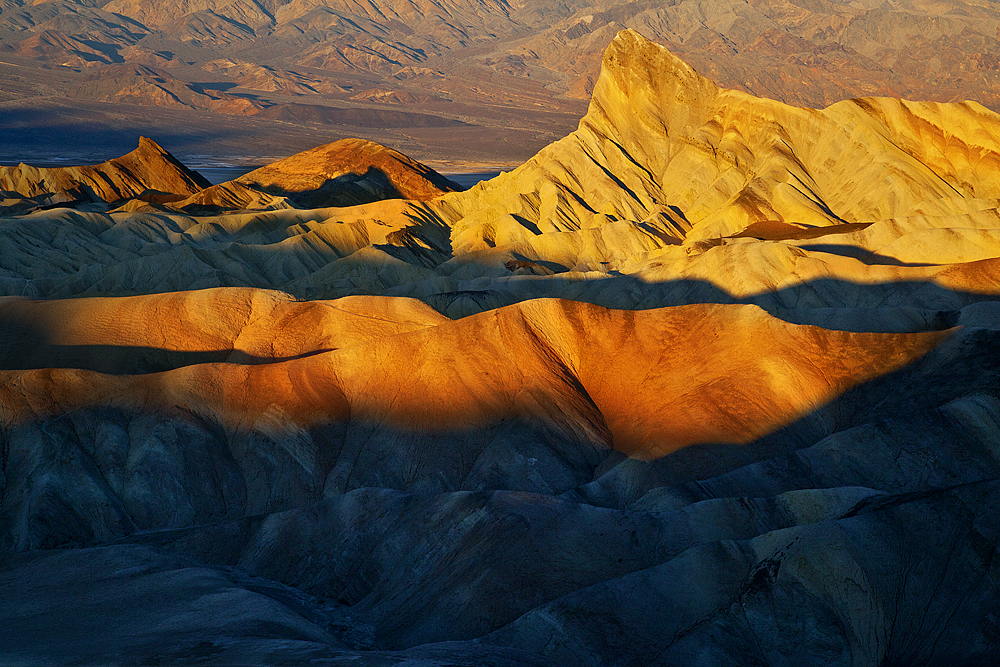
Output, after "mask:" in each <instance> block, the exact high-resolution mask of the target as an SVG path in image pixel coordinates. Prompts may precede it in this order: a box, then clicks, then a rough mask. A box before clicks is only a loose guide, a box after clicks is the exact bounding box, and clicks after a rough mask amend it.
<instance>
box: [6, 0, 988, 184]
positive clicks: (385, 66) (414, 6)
mask: <svg viewBox="0 0 1000 667" xmlns="http://www.w3.org/2000/svg"><path fill="white" fill-rule="evenodd" d="M998 27H1000V13H998V12H997V10H996V9H995V8H993V7H992V6H991V5H990V4H989V3H982V2H967V1H965V0H948V1H947V2H936V3H926V2H918V1H914V0H900V1H898V2H893V3H889V4H885V3H883V4H878V3H875V4H873V3H866V2H856V3H842V2H829V1H826V0H824V1H820V2H809V3H803V2H798V3H796V2H774V1H772V0H768V1H767V2H757V1H753V2H743V1H740V2H736V1H734V0H711V1H702V0H671V1H670V2H647V1H630V0H601V1H600V2H595V1H594V0H573V1H572V2H551V1H549V0H545V1H544V2H532V3H520V2H506V1H500V0H497V1H493V0H490V1H479V0H476V1H474V2H473V1H470V0H459V1H449V2H440V1H430V0H420V1H419V2H401V1H397V0H377V1H374V2H367V3H356V2H344V1H341V0H292V1H288V2H286V1H284V0H267V1H264V0H204V1H198V2H193V1H191V2H189V1H187V0H184V1H177V2H174V1H169V2H156V3H148V2H138V1H134V0H114V1H112V2H104V1H103V0H100V1H96V2H78V1H76V0H52V1H48V2H40V3H10V4H8V5H6V6H5V9H4V10H3V13H2V14H0V54H5V55H4V56H3V59H0V81H3V86H0V108H2V109H5V110H8V111H15V112H16V111H20V110H22V109H25V108H30V109H32V110H34V112H35V115H34V117H33V118H32V119H28V120H26V125H27V126H28V127H30V128H31V129H32V130H34V132H33V133H32V136H33V137H34V139H33V141H28V138H27V137H26V136H25V137H24V139H21V136H22V135H20V134H12V135H9V136H7V137H6V138H5V141H4V143H3V145H4V146H7V147H9V148H5V149H4V150H7V151H9V152H13V153H18V154H21V153H28V152H30V151H31V150H37V149H38V146H39V144H40V141H41V137H43V136H44V133H43V132H42V131H41V128H44V127H48V126H49V125H51V124H54V123H56V121H57V119H58V118H60V117H65V116H66V115H67V111H72V113H73V115H80V116H82V117H83V120H84V121H85V122H81V123H80V124H81V125H94V124H96V125H102V124H105V125H106V124H108V123H116V124H120V121H121V111H120V110H119V109H117V108H116V106H115V103H117V104H125V105H127V106H129V107H130V108H131V107H135V108H136V111H135V113H137V114H140V117H141V112H139V111H138V109H141V108H142V106H143V105H145V106H146V107H147V108H150V107H152V106H153V105H160V104H164V103H168V102H169V100H170V96H169V95H164V94H163V93H161V92H157V89H159V88H164V86H162V85H153V84H155V82H151V81H150V79H149V77H148V76H145V75H143V74H142V73H141V72H139V71H138V70H135V69H133V70H132V74H131V75H130V76H131V77H132V79H134V80H133V81H120V79H121V78H122V68H121V67H116V66H120V65H122V64H128V65H130V66H132V67H133V68H134V67H135V66H137V65H141V66H146V67H152V68H156V69H163V68H169V69H170V74H171V76H172V77H174V78H176V80H177V82H176V84H172V85H171V86H168V87H167V88H169V90H171V91H173V93H175V94H176V93H181V95H178V97H182V96H188V94H187V93H185V92H184V91H185V90H188V89H190V90H194V91H196V92H198V93H199V94H201V95H203V96H204V97H206V98H208V99H203V98H202V97H196V98H194V99H193V100H188V101H184V102H183V104H182V105H177V107H176V108H177V109H178V110H179V114H180V115H172V114H163V113H162V112H159V111H157V112H147V113H155V115H156V120H157V122H158V123H159V124H160V126H161V127H164V128H165V129H166V128H167V126H169V129H170V131H174V130H178V131H180V130H183V129H184V128H186V127H190V126H191V124H196V125H199V126H204V125H205V124H206V119H205V117H204V116H202V115H200V112H203V111H205V110H208V111H210V112H211V114H238V115H242V114H248V113H250V114H253V113H255V112H256V111H258V110H260V109H264V108H271V107H276V106H277V107H280V106H282V105H286V104H288V103H289V102H290V101H291V100H297V101H298V103H301V104H304V105H306V106H308V107H310V110H311V113H300V114H296V115H294V116H289V115H288V114H275V115H273V116H269V117H267V118H261V119H260V124H259V125H257V124H255V125H254V126H253V127H252V128H249V127H248V128H247V129H245V130H244V132H245V133H253V135H254V140H252V141H247V142H240V141H239V137H234V136H231V135H229V134H226V133H225V132H219V133H212V134H213V136H206V137H204V138H203V139H202V140H199V141H198V142H197V143H196V142H187V141H185V139H184V138H183V137H182V136H181V137H178V139H177V141H178V143H184V144H185V146H184V148H185V150H184V152H185V153H190V154H198V155H212V156H218V157H221V156H223V155H233V154H234V152H235V153H240V152H248V151H253V150H257V149H260V148H261V147H262V144H266V145H268V147H269V148H268V149H267V150H257V155H287V154H290V153H292V152H295V151H296V150H302V149H304V148H307V147H308V146H309V145H310V144H309V141H310V140H311V143H312V145H316V144H320V143H326V142H328V141H329V140H330V139H332V138H340V137H344V136H355V135H356V134H357V133H358V129H357V128H358V127H361V128H368V129H367V133H366V134H365V137H366V138H369V139H374V140H376V141H379V142H380V143H386V144H388V145H390V146H391V147H392V148H395V149H398V150H403V151H404V152H407V153H408V154H412V155H415V157H418V158H420V159H429V158H430V157H432V156H434V157H436V158H437V159H462V160H473V161H475V162H479V163H483V162H485V163H486V164H489V163H491V162H492V164H495V165H501V164H503V165H506V164H511V163H512V162H513V163H516V162H518V161H523V160H524V159H526V158H527V157H529V156H530V155H531V154H533V153H534V152H536V151H537V150H538V149H539V148H541V147H543V146H544V145H546V144H548V143H550V142H551V141H552V140H553V139H555V138H558V137H560V136H562V135H564V134H565V133H566V132H568V131H569V130H571V129H572V127H573V126H574V124H575V123H576V121H577V120H578V119H579V117H580V115H581V114H582V112H583V107H582V106H581V104H580V103H579V100H585V99H587V98H589V97H590V94H591V92H592V90H593V86H594V84H595V83H596V81H597V78H598V74H599V72H600V67H601V59H602V53H603V51H604V49H605V47H606V46H607V43H608V42H609V41H610V40H611V39H612V38H613V37H614V35H615V34H617V33H618V32H619V31H620V30H622V29H624V28H631V29H634V30H636V31H638V32H639V33H640V34H642V35H643V36H645V37H646V38H648V39H651V40H653V41H655V42H657V43H659V44H662V45H665V46H667V47H668V48H669V49H670V50H671V52H673V53H675V54H676V55H678V56H679V57H681V58H683V59H684V60H685V61H686V62H688V63H690V64H691V65H692V66H693V67H695V68H696V69H697V70H698V71H699V72H701V73H702V74H704V75H706V76H708V77H709V78H711V79H712V80H713V81H716V82H717V83H719V84H720V85H722V86H724V87H726V88H731V89H735V90H740V91H742V92H746V93H750V94H753V95H756V96H760V97H768V98H772V99H777V100H780V101H783V102H786V103H790V104H796V105H803V106H806V107H812V108H824V107H827V106H829V105H831V104H834V103H836V102H838V101H841V100H845V99H850V98H856V97H869V96H873V95H880V96H893V97H904V98H906V99H914V100H930V101H936V102H958V101H962V100H973V101H975V102H977V103H980V104H983V105H984V106H986V107H987V108H991V109H994V110H998V109H1000V106H998V105H1000V99H998V98H997V94H996V91H997V90H998V84H1000V80H998V76H1000V74H998V73H1000V41H998V39H997V29H998ZM220 60H230V61H233V62H241V63H243V65H241V66H240V67H235V68H223V69H219V68H218V67H215V66H213V65H212V63H216V62H218V61H220ZM26 74H27V75H28V76H26ZM161 78H162V77H161ZM85 79H90V81H84V80H85ZM112 86H114V87H115V90H108V88H110V87H112ZM140 88H141V89H143V90H145V91H146V92H147V93H150V94H134V92H135V90H136V89H140ZM70 92H73V95H72V96H71V97H72V98H73V99H71V100H70V99H66V98H67V97H68V96H69V95H68V93H70ZM54 95H55V96H59V97H56V98H53V96H54ZM229 96H232V98H230V97H229ZM192 101H194V102H196V103H194V104H192V103H190V102H192ZM400 104H405V105H406V106H407V107H408V109H407V111H408V112H411V113H414V116H415V117H420V116H433V117H435V118H437V122H439V123H440V122H448V121H450V122H455V121H461V122H463V123H465V124H466V125H475V126H478V127H480V128H484V129H483V130H481V131H479V132H478V133H473V132H468V133H466V134H464V135H463V139H464V140H463V141H461V142H454V141H451V140H450V139H451V135H449V134H446V133H440V132H433V131H426V130H421V131H417V132H393V131H392V129H394V128H396V127H397V126H381V127H380V126H379V125H378V124H375V125H371V124H366V123H359V122H356V121H357V119H353V118H351V115H350V114H347V115H344V114H342V113H326V112H325V111H324V110H330V109H333V110H339V111H351V110H374V111H378V110H386V109H392V108H394V107H396V108H398V106H399V105H400ZM188 107H190V108H188ZM12 118H16V116H12ZM278 121H284V122H285V123H292V124H293V125H294V127H289V126H288V125H286V124H284V123H282V122H278ZM11 126H12V127H15V126H16V125H15V124H14V122H13V121H12V122H11ZM129 126H130V131H136V132H137V133H145V134H149V130H148V129H147V127H146V126H145V125H143V124H141V123H139V122H138V121H137V120H135V119H134V118H133V119H132V120H131V122H130V124H129ZM403 127H411V128H416V127H430V126H428V125H426V124H421V122H417V121H412V122H407V123H406V124H405V125H404V126H403ZM133 128H134V129H133ZM64 131H66V128H64ZM71 132H72V136H73V137H74V141H75V142H77V143H79V144H81V145H83V146H87V147H88V150H89V151H96V152H97V153H98V154H100V155H102V158H103V156H104V155H108V154H113V153H109V152H108V151H110V150H114V149H109V148H108V147H107V146H103V147H102V145H101V143H100V142H98V141H97V138H96V136H95V133H93V132H87V130H86V128H85V127H76V128H72V130H71ZM331 133H332V136H331ZM180 134H183V132H180ZM303 134H305V135H306V137H308V138H310V139H306V138H303V137H302V136H301V135H303ZM304 142H305V143H304ZM105 143H106V142H105ZM199 144H200V145H199ZM272 146H273V147H276V148H277V150H278V152H275V148H271V147H272ZM46 148H47V151H48V149H49V146H47V147H46ZM171 149H172V150H173V149H174V146H171ZM234 149H236V150H235V151H234ZM175 152H176V151H175ZM28 161H30V160H28ZM95 161H96V158H95Z"/></svg>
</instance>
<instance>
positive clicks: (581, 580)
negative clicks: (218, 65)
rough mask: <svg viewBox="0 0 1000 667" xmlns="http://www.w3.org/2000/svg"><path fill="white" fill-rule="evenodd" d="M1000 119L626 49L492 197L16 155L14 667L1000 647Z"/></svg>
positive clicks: (319, 170)
mask: <svg viewBox="0 0 1000 667" xmlns="http://www.w3.org/2000/svg"><path fill="white" fill-rule="evenodd" d="M9 4H10V3H8V5H9ZM5 6H6V5H5ZM43 6H44V4H41V5H37V6H36V7H43ZM108 6H109V5H104V6H103V9H101V10H100V11H107V7H108ZM115 6H116V7H117V6H118V5H115ZM369 6H370V7H374V5H369ZM498 6H499V5H498ZM747 6H748V7H749V5H747ZM135 7H137V8H138V7H141V5H140V3H136V5H135ZM189 7H194V5H190V6H188V5H184V6H183V7H179V8H178V9H177V10H176V12H175V13H176V14H177V15H180V16H196V18H188V19H184V22H182V24H183V25H185V26H189V28H190V29H191V30H193V31H194V30H200V31H203V32H204V33H205V34H208V32H209V31H211V33H212V34H214V35H215V36H216V37H215V38H214V39H220V40H221V39H222V36H223V35H228V37H226V38H227V39H230V40H231V41H232V43H233V44H236V43H238V42H239V39H238V37H239V35H241V34H244V33H243V32H240V30H239V29H237V28H235V27H232V26H233V25H235V24H236V23H238V24H239V25H241V26H243V27H244V28H246V30H249V31H252V32H253V34H254V35H256V34H257V32H266V31H267V30H277V28H275V27H274V26H275V25H277V23H274V24H271V23H268V20H270V19H267V17H269V16H270V17H273V19H274V20H275V22H277V19H278V17H279V16H284V17H290V16H293V15H295V16H299V15H297V14H295V12H298V11H300V10H301V11H304V12H305V13H304V14H301V16H304V17H309V16H311V17H312V18H311V19H309V20H310V21H319V20H320V19H319V18H317V17H322V18H323V20H327V19H328V16H327V12H326V9H324V8H327V6H326V5H319V4H316V5H298V4H295V3H290V4H287V5H282V6H281V7H277V6H272V5H265V4H263V3H262V4H259V5H258V4H235V3H234V4H232V5H228V4H226V5H223V4H222V3H219V4H217V5H214V6H213V7H212V8H210V9H204V8H202V9H201V10H198V11H201V12H202V13H201V14H198V11H194V10H192V12H189V13H187V14H185V13H184V12H185V10H186V9H188V8H189ZM307 7H308V8H309V9H308V11H305V10H306V8H307ZM407 7H408V8H409V9H407V10H406V11H404V8H403V7H400V8H399V10H398V13H397V14H393V16H396V17H398V18H395V19H393V20H398V21H399V23H400V25H401V26H403V27H406V26H412V25H416V24H417V23H418V18H417V17H416V15H415V14H413V13H412V12H415V11H416V9H415V8H417V7H419V5H417V4H411V5H407ZM437 7H439V9H438V11H440V12H442V13H444V12H445V11H451V12H452V14H453V18H454V20H453V21H452V27H453V28H454V30H455V33H454V34H452V38H453V39H454V40H455V42H454V43H459V42H460V40H459V36H461V35H463V33H462V30H465V31H466V32H470V30H471V29H470V28H468V27H467V26H466V25H465V23H463V21H470V22H471V21H474V20H475V21H479V22H480V23H477V24H475V25H481V26H483V27H482V29H483V30H486V29H491V30H497V31H499V29H500V28H499V27H495V28H494V27H490V26H493V25H494V24H492V23H489V21H488V19H489V17H490V16H493V15H492V14H490V13H489V12H488V11H487V9H489V10H490V11H492V8H494V5H484V9H483V11H482V12H479V13H478V14H476V16H475V17H471V16H470V17H466V18H463V16H466V15H463V14H461V13H460V12H459V11H458V9H457V8H452V9H450V8H449V6H446V5H440V6H437ZM533 7H534V9H532V8H529V7H528V6H527V5H525V6H524V7H523V8H521V9H516V8H513V7H508V12H509V16H508V18H507V19H506V20H508V21H513V19H512V18H510V17H521V16H528V17H530V16H532V15H533V14H532V12H533V11H542V9H543V8H539V6H533ZM254 8H256V10H255V9H254ZM91 9H92V10H93V11H94V12H97V11H98V9H97V8H95V7H91ZM121 9H122V11H124V10H125V9H127V7H126V6H125V5H124V4H122V5H121ZM5 11H6V10H5ZM129 11H133V10H129ZM134 11H135V12H136V17H135V18H134V20H135V21H136V22H141V24H142V25H146V22H148V21H153V20H154V19H152V18H150V17H147V16H145V15H143V14H141V12H139V10H138V9H136V10H134ZM357 11H360V10H357ZM372 11H374V10H372ZM497 11H499V10H497ZM644 11H647V10H646V9H643V10H642V11H638V9H637V12H636V14H634V16H640V15H642V12H644ZM650 11H651V10H650ZM845 11H846V10H845ZM873 11H874V10H873ZM984 11H985V10H984ZM240 12H242V13H240ZM255 12H257V13H255ZM408 12H410V13H408ZM500 13H502V12H500ZM213 17H214V18H213ZM239 17H242V18H239ZM289 20H290V21H291V23H294V21H295V20H298V19H294V20H293V19H289ZM303 20H304V19H303ZM372 20H373V21H374V18H372ZM380 20H382V19H380ZM384 20H386V21H388V20H389V19H388V18H385V19H384ZM489 20H492V19H489ZM518 20H519V21H521V20H523V21H527V20H528V19H527V18H523V19H518ZM598 20H599V19H598V18H596V14H595V18H593V19H591V20H590V22H595V21H598ZM496 21H497V23H496V25H497V26H501V27H502V26H503V25H506V24H504V23H503V21H502V20H501V19H499V18H497V19H496ZM171 25H172V26H174V24H171ZM300 25H305V24H300ZM394 25H395V24H394ZM734 25H735V24H734ZM227 26H229V27H227ZM268 26H270V27H268ZM403 27H398V28H397V29H398V30H403ZM175 28H176V29H177V30H179V29H180V28H178V27H177V26H174V27H172V28H171V30H174V29H175ZM226 30H228V31H229V32H226ZM580 30H583V28H581V29H580ZM576 32H580V31H579V30H577V31H576ZM307 33H308V31H304V32H303V34H307ZM597 33H598V31H597V30H596V29H595V30H594V31H592V32H589V33H585V34H583V33H581V34H580V35H579V36H578V37H577V38H579V39H582V38H584V37H585V36H586V35H592V34H597ZM246 34H249V33H246ZM574 34H575V33H574ZM247 39H250V38H249V37H247ZM468 39H470V40H471V38H468ZM593 39H597V37H594V38H593ZM442 40H444V38H442ZM251 41H252V40H251ZM444 43H445V41H442V44H444ZM399 48H402V46H400V47H399ZM428 48H429V47H428ZM449 48H451V47H449ZM455 48H457V47H455ZM469 48H472V47H469ZM373 57H374V56H373ZM400 57H401V56H400ZM372 62H375V61H374V60H373V61H372ZM310 85H311V84H310ZM258 115H259V114H258ZM233 118H236V116H233ZM239 118H240V119H241V120H240V122H243V120H242V119H244V118H249V119H253V118H254V116H253V115H252V116H246V117H244V116H239ZM234 122H235V121H234ZM248 122H250V121H248ZM453 129H454V130H455V131H456V132H458V131H460V130H463V131H464V128H461V127H457V126H456V128H453ZM456 136H458V135H456ZM997 137H1000V115H997V114H996V113H994V112H993V111H991V110H990V109H989V108H988V107H986V106H984V105H982V104H979V103H977V102H972V101H963V102H954V103H947V102H914V101H906V100H902V99H898V98H887V97H863V98H856V99H851V100H845V101H840V102H837V103H834V104H831V105H829V106H825V107H824V108H822V109H813V108H804V107H799V106H793V105H788V104H785V103H783V102H781V101H777V100H772V99H766V98H761V97H757V96H755V95H752V94H750V93H747V92H745V91H741V90H733V89H729V88H725V87H722V86H720V85H718V84H717V83H715V82H713V81H711V80H710V79H708V78H706V77H704V76H702V75H701V74H700V73H699V72H698V70H697V69H696V68H694V67H692V66H691V65H690V64H689V63H687V62H685V61H684V60H682V59H681V58H679V57H678V56H677V55H675V54H674V53H672V52H671V51H670V50H668V49H667V48H665V47H663V46H661V45H658V44H655V43H653V42H651V41H650V40H648V39H646V38H645V37H644V36H643V35H642V34H640V32H638V31H636V30H631V29H626V30H622V31H620V32H618V33H617V34H616V35H615V36H614V37H613V39H611V40H610V43H609V44H608V45H607V48H606V49H605V51H604V53H603V56H602V59H601V68H600V74H599V75H598V76H597V77H596V79H595V81H594V83H593V95H592V98H591V100H590V103H589V107H588V109H587V111H586V114H585V115H584V116H583V117H582V119H581V120H580V121H579V124H578V126H577V129H576V130H575V131H573V132H571V133H569V134H567V135H566V136H565V137H562V138H561V139H559V140H557V141H554V142H552V143H551V144H549V145H548V146H546V147H544V148H542V149H541V150H540V151H538V152H537V153H536V154H535V155H534V156H532V157H530V158H529V159H528V160H526V161H525V162H524V163H523V164H521V165H520V166H518V167H516V168H514V169H512V170H510V171H508V172H506V173H502V174H500V175H499V176H497V177H496V178H494V179H491V180H489V181H485V182H481V183H479V184H477V185H475V186H474V187H472V188H470V189H468V190H462V189H461V188H460V187H459V186H457V185H456V184H455V183H452V182H451V181H449V180H448V179H447V178H444V177H443V176H441V175H440V174H439V173H437V172H436V171H435V170H434V169H432V168H430V167H429V166H427V165H425V164H422V163H420V162H418V161H417V160H415V159H411V158H409V157H406V156H404V155H403V154H401V153H399V152H398V151H396V150H394V149H392V148H387V147H384V146H381V145H378V144H376V143H374V142H371V141H368V140H363V139H349V140H341V141H335V142H332V143H325V144H322V145H319V146H313V147H310V148H309V150H306V151H304V152H302V153H300V154H296V155H293V156H291V157H287V158H284V159H282V160H278V161H275V162H273V163H271V164H269V165H266V166H264V167H261V168H259V169H256V170H254V171H251V172H249V173H248V174H246V175H244V176H241V177H238V178H236V179H235V180H232V181H229V182H226V183H221V184H218V185H214V186H213V185H209V184H208V183H207V182H205V181H204V179H202V178H201V176H200V175H199V174H198V173H197V171H196V170H192V169H190V168H189V167H187V166H185V165H184V164H183V161H182V160H180V159H178V158H177V157H175V156H173V155H172V154H171V153H170V152H168V151H167V150H165V149H164V148H163V147H162V146H161V145H160V144H159V143H157V142H156V141H154V140H153V139H148V138H146V139H142V140H140V142H139V146H138V148H136V149H135V150H133V151H132V152H130V153H128V154H126V155H124V156H122V157H121V158H116V159H113V160H109V161H107V162H103V163H101V164H99V165H95V166H93V167H64V168H46V167H41V168H36V167H29V166H27V165H23V166H18V167H14V168H10V169H8V170H5V171H3V172H0V178H2V179H4V180H2V181H0V183H2V184H3V185H2V188H3V190H4V192H3V197H4V199H3V201H2V202H0V206H3V208H2V209H0V232H2V233H0V293H2V294H3V296H0V453H2V457H0V463H2V468H0V471H2V475H0V494H2V496H0V624H2V627H4V629H5V630H4V632H3V633H0V661H2V662H9V663H12V664H67V665H69V664H73V665H81V664H83V665H107V664H194V663H197V664H215V665H231V664H248V665H288V664H352V665H373V666H375V665H394V664H400V665H407V664H408V665H413V664H421V665H441V666H445V665H455V666H458V665H469V664H476V665H479V664H482V665H496V666H510V667H515V666H518V667H520V666H526V665H538V666H542V665H546V666H551V667H556V666H561V665H578V664H581V665H595V666H597V665H600V666H603V665H677V664H684V665H687V664H691V665H733V666H736V665H748V664H758V665H775V666H777V665H804V666H810V665H816V666H819V665H823V666H828V665H883V666H894V665H898V666H900V667H902V666H903V665H907V666H908V665H914V664H949V665H952V664H956V665H989V664H994V663H996V662H997V661H998V660H1000V622H998V619H997V616H996V613H995V610H996V609H997V604H998V601H1000V558H998V557H997V556H998V553H1000V519H998V517H1000V487H998V480H1000V422H998V415H1000V362H998V359H1000V354H998V353H1000V212H998V211H1000V208H998V207H1000V169H998V161H1000V145H998V139H997ZM453 140H455V139H454V137H453ZM98 184H103V185H101V187H98Z"/></svg>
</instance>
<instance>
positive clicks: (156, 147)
mask: <svg viewBox="0 0 1000 667" xmlns="http://www.w3.org/2000/svg"><path fill="white" fill-rule="evenodd" d="M136 150H137V151H142V152H144V153H146V152H150V151H152V152H156V153H160V154H164V155H166V154H168V153H167V150H166V149H165V148H163V146H161V145H160V144H158V143H156V142H155V141H153V140H152V139H149V138H148V137H142V136H140V137H139V147H138V148H136Z"/></svg>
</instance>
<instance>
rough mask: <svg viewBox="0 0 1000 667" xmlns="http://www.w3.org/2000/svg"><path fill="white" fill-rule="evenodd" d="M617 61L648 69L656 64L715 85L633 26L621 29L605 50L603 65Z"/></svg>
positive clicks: (661, 68)
mask: <svg viewBox="0 0 1000 667" xmlns="http://www.w3.org/2000/svg"><path fill="white" fill-rule="evenodd" d="M615 63H620V64H623V65H628V66H633V67H635V66H639V65H644V66H645V68H646V69H651V67H650V66H653V65H655V68H652V69H656V70H661V71H662V70H666V71H670V70H674V71H675V72H676V74H678V75H683V76H685V77H691V78H693V79H695V80H698V81H705V82H709V83H712V85H713V86H714V85H715V84H714V82H711V81H710V80H709V79H706V78H705V77H703V76H702V75H701V74H698V72H697V71H695V69H694V68H693V67H691V65H689V64H687V62H685V61H684V60H682V59H681V58H679V57H678V56H676V55H674V54H673V53H671V52H670V50H669V49H667V48H666V47H665V46H661V45H659V44H656V43H655V42H652V41H650V40H649V39H646V38H645V37H643V35H642V33H640V32H638V31H637V30H633V29H632V28H625V29H624V30H620V31H619V32H618V34H617V35H615V37H614V39H612V40H611V44H609V45H608V48H607V49H606V50H605V51H604V58H603V62H602V64H603V66H604V67H608V66H609V65H614V64H615Z"/></svg>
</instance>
